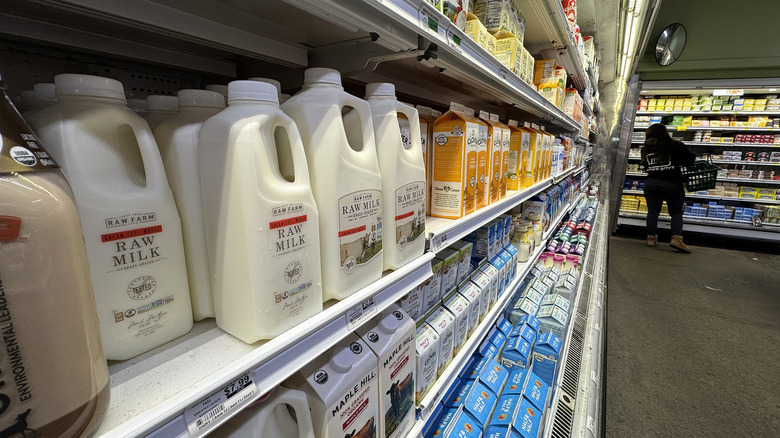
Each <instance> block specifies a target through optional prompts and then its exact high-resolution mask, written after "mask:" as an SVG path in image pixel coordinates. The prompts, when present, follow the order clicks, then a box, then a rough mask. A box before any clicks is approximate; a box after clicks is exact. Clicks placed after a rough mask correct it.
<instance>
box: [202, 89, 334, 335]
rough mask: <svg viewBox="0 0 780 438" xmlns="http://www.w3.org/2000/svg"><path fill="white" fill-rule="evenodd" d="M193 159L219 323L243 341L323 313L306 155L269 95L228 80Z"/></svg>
mask: <svg viewBox="0 0 780 438" xmlns="http://www.w3.org/2000/svg"><path fill="white" fill-rule="evenodd" d="M228 87H229V91H228V107H227V108H226V109H225V110H224V111H222V112H220V113H219V114H217V115H216V116H214V117H212V118H210V119H209V120H207V121H206V122H205V123H204V124H203V127H201V129H200V135H199V145H198V160H199V162H200V179H201V188H202V191H203V192H202V198H203V215H204V224H205V230H206V244H207V247H208V253H209V263H210V264H211V266H212V269H211V273H212V287H213V294H214V311H215V312H216V316H217V324H218V325H219V326H220V327H221V328H222V329H224V330H225V331H227V332H228V333H230V334H232V335H233V336H236V337H237V338H239V339H241V340H242V341H244V342H247V343H253V342H256V341H258V340H260V339H270V338H273V337H274V336H277V335H279V334H280V333H282V332H284V331H285V330H287V329H289V328H291V327H294V326H296V325H298V324H300V323H302V322H304V321H306V319H308V318H310V317H311V316H313V315H315V314H316V313H318V312H320V311H321V310H322V280H321V274H320V261H319V255H320V249H319V223H318V213H317V206H316V204H315V203H314V197H313V196H312V191H311V186H310V183H309V174H308V167H307V165H306V155H305V153H304V151H303V144H301V137H300V135H299V134H298V129H297V128H296V127H295V123H294V122H293V121H292V119H290V118H289V117H288V116H287V115H285V114H284V113H283V112H282V111H281V110H280V109H279V103H278V102H277V94H276V88H274V87H273V85H270V84H266V83H262V82H254V81H234V82H231V83H230V85H229V86H228Z"/></svg>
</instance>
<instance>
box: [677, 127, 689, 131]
mask: <svg viewBox="0 0 780 438" xmlns="http://www.w3.org/2000/svg"><path fill="white" fill-rule="evenodd" d="M677 130H678V131H687V130H688V127H687V126H678V127H677Z"/></svg>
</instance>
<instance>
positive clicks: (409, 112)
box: [395, 102, 423, 164]
mask: <svg viewBox="0 0 780 438" xmlns="http://www.w3.org/2000/svg"><path fill="white" fill-rule="evenodd" d="M395 110H396V111H398V112H399V113H401V114H403V115H405V116H406V118H407V119H408V120H409V128H410V129H411V131H412V133H411V135H412V138H410V139H409V140H410V141H411V142H412V147H410V148H409V150H408V151H407V150H404V153H405V154H407V155H410V157H409V158H410V159H412V160H418V159H419V160H420V162H422V156H423V155H422V142H421V141H420V138H421V137H420V135H421V134H420V115H419V113H418V112H417V110H416V109H415V108H414V107H413V106H410V105H407V104H405V103H402V102H396V103H395ZM413 120H417V123H412V121H413ZM415 164H417V163H415Z"/></svg>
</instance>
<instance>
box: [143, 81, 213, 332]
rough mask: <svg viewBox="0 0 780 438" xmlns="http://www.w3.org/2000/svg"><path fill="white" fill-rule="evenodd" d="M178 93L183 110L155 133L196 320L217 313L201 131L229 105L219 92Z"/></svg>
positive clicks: (158, 127) (196, 91)
mask: <svg viewBox="0 0 780 438" xmlns="http://www.w3.org/2000/svg"><path fill="white" fill-rule="evenodd" d="M178 97H179V113H178V114H176V115H175V116H173V117H171V118H170V119H168V120H165V121H164V122H161V123H160V124H159V125H157V128H156V129H155V130H154V137H155V139H156V140H157V146H158V147H159V148H160V156H161V157H162V160H163V164H164V165H165V174H166V175H167V176H168V184H170V186H171V191H173V197H174V199H175V200H176V207H177V208H178V209H179V217H181V229H182V233H183V236H184V253H185V255H186V260H187V274H188V277H189V284H190V298H191V300H192V315H193V318H195V320H196V321H200V320H201V319H203V318H208V317H211V318H213V317H214V301H213V299H212V296H211V276H210V275H209V269H210V268H209V259H208V255H207V252H206V234H205V230H204V228H203V203H202V201H201V195H200V168H199V165H198V132H199V131H200V127H201V125H203V122H205V121H206V120H207V119H209V118H210V117H212V116H214V115H216V114H217V113H219V112H220V111H222V110H223V109H224V108H225V98H224V97H223V96H222V95H221V94H219V93H217V92H214V91H206V90H181V91H179V94H178Z"/></svg>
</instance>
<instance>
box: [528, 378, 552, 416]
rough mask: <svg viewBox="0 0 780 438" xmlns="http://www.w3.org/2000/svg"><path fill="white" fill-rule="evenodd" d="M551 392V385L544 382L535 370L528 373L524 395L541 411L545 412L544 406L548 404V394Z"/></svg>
mask: <svg viewBox="0 0 780 438" xmlns="http://www.w3.org/2000/svg"><path fill="white" fill-rule="evenodd" d="M549 393H550V385H548V384H547V383H545V382H542V379H540V378H539V376H537V375H536V374H534V372H533V371H530V372H529V373H528V382H526V384H525V390H523V397H524V398H525V399H527V400H528V401H530V402H531V404H532V405H534V407H535V408H536V409H538V410H539V411H540V412H544V408H545V407H546V406H547V396H548V394H549Z"/></svg>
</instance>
